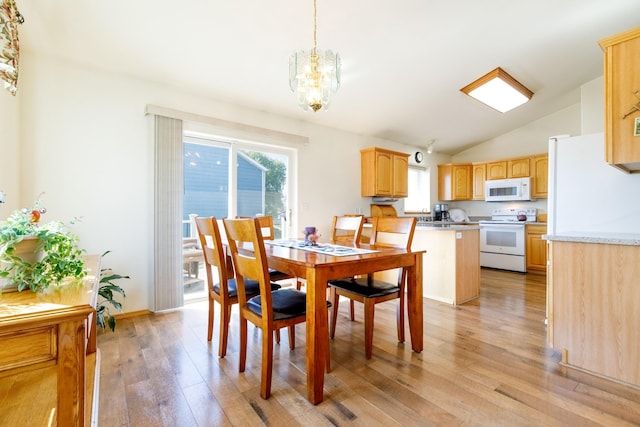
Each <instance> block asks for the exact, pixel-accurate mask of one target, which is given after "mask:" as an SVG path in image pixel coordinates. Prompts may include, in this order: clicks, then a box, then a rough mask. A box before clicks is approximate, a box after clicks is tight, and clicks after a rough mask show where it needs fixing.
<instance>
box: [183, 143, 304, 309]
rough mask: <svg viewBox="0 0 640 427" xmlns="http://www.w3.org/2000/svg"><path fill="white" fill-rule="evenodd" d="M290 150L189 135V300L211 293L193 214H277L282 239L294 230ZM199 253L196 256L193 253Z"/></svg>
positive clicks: (185, 167) (185, 214)
mask: <svg viewBox="0 0 640 427" xmlns="http://www.w3.org/2000/svg"><path fill="white" fill-rule="evenodd" d="M293 157H294V156H292V155H291V152H290V151H288V150H286V149H278V148H274V147H271V146H267V145H261V144H256V143H246V142H237V141H223V140H220V139H214V138H203V137H195V136H186V137H185V139H184V157H183V161H184V164H183V173H184V189H183V216H182V220H183V238H184V239H183V240H184V246H183V253H184V254H185V256H184V258H185V266H184V286H185V300H187V299H192V296H193V295H196V298H199V297H201V296H206V293H205V291H206V289H205V287H204V281H205V280H206V277H205V276H204V271H203V270H202V262H203V261H202V260H201V258H198V255H199V254H201V252H199V248H198V242H197V239H196V236H197V234H196V230H195V224H194V222H193V220H192V218H193V216H195V215H197V216H215V217H217V218H224V217H230V218H233V217H235V216H256V215H270V216H273V220H274V225H275V235H276V238H279V237H287V236H288V232H289V230H288V229H289V222H290V221H289V215H288V213H289V212H290V210H289V205H288V203H289V199H290V196H289V190H290V188H291V187H290V185H289V173H288V171H289V170H290V169H291V161H292V160H291V159H292V158H293ZM191 252H193V254H194V256H193V257H189V254H190V253H191Z"/></svg>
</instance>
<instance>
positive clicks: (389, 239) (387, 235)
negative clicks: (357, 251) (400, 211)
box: [371, 216, 417, 249]
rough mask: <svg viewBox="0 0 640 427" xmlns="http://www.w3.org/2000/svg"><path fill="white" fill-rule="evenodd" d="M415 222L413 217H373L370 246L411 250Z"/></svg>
mask: <svg viewBox="0 0 640 427" xmlns="http://www.w3.org/2000/svg"><path fill="white" fill-rule="evenodd" d="M416 222H417V221H416V218H415V217H395V216H380V217H374V219H373V229H372V230H371V244H372V245H377V246H386V247H394V248H405V249H411V244H412V243H413V234H414V232H415V229H416Z"/></svg>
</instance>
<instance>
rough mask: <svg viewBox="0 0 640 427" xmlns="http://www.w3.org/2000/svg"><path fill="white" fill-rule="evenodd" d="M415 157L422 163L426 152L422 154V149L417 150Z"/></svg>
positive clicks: (417, 161)
mask: <svg viewBox="0 0 640 427" xmlns="http://www.w3.org/2000/svg"><path fill="white" fill-rule="evenodd" d="M415 159H416V163H422V161H423V160H424V154H422V151H416V155H415Z"/></svg>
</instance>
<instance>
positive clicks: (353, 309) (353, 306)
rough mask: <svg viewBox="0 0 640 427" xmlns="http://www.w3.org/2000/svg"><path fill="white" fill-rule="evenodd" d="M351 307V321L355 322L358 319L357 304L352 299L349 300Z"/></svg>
mask: <svg viewBox="0 0 640 427" xmlns="http://www.w3.org/2000/svg"><path fill="white" fill-rule="evenodd" d="M349 304H350V305H349V309H350V310H351V321H352V322H353V321H354V320H356V316H355V304H354V303H353V300H352V299H350V300H349Z"/></svg>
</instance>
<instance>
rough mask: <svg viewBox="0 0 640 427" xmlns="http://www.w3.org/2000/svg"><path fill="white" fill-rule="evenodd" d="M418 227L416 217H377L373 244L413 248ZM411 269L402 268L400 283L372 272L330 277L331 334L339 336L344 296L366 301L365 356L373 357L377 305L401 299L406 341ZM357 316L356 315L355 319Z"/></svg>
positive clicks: (401, 325)
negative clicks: (405, 313)
mask: <svg viewBox="0 0 640 427" xmlns="http://www.w3.org/2000/svg"><path fill="white" fill-rule="evenodd" d="M415 228H416V218H414V217H374V220H373V229H372V231H371V245H374V246H376V247H392V248H403V249H407V250H410V249H411V243H412V242H413V234H414V232H415ZM406 281H407V273H406V271H405V269H403V268H401V269H399V271H398V281H397V283H389V282H386V281H382V280H379V279H375V278H374V277H373V275H372V274H370V275H366V276H364V277H359V278H349V279H340V280H331V281H329V289H330V293H331V297H330V299H331V302H332V307H331V324H330V332H329V335H330V337H331V338H333V337H334V336H335V332H336V321H337V316H338V302H339V298H340V296H344V297H347V298H349V299H350V300H351V301H358V302H361V303H363V304H364V335H365V340H364V342H365V356H366V358H367V359H370V358H371V354H372V351H373V318H374V313H375V305H376V304H378V303H381V302H385V301H390V300H392V299H399V301H398V307H397V328H398V341H399V342H404V310H405V309H404V306H405V286H406ZM352 320H353V319H352Z"/></svg>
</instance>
